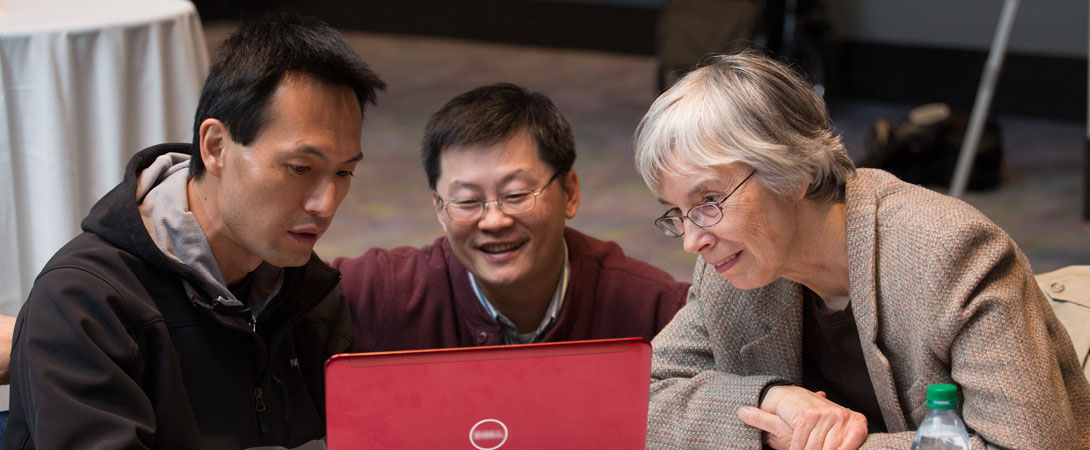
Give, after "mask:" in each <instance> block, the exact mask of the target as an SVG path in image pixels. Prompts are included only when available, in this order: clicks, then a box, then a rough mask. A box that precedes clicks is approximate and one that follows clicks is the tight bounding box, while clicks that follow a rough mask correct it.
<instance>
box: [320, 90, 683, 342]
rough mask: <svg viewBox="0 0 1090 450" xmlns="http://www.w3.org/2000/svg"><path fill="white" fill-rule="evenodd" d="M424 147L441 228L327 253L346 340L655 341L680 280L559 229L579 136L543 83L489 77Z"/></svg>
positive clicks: (571, 208) (572, 203)
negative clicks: (395, 243) (348, 323)
mask: <svg viewBox="0 0 1090 450" xmlns="http://www.w3.org/2000/svg"><path fill="white" fill-rule="evenodd" d="M421 157H422V161H423V163H424V169H425V171H426V172H427V176H428V183H429V184H430V186H431V188H432V189H433V193H432V200H433V205H434V207H435V212H436V217H437V218H438V219H439V224H440V225H442V227H443V230H444V231H445V232H446V235H445V236H443V237H440V238H439V239H436V240H435V242H433V243H432V244H431V245H427V246H424V247H422V248H415V247H400V248H395V249H389V250H387V249H371V250H369V251H368V252H366V253H365V254H363V255H362V256H359V257H356V258H351V259H346V258H338V259H336V260H335V261H333V264H332V265H333V267H335V268H337V269H339V270H340V271H341V272H342V274H343V276H344V277H343V279H342V281H341V287H342V288H343V289H344V291H345V294H346V296H347V298H348V300H349V304H350V307H351V309H352V314H353V317H352V320H353V322H354V328H355V337H354V341H355V344H354V350H355V351H361V352H364V351H388V350H407V349H423V348H444V347H467V346H476V345H499V344H518V343H530V342H550V341H569V340H584V339H604V338H618V337H643V338H647V339H650V338H652V337H653V336H654V335H655V334H656V333H657V332H658V331H659V330H660V329H662V327H663V326H665V325H666V323H667V322H669V321H670V319H671V318H672V317H673V316H674V313H675V312H677V310H678V309H680V308H681V306H682V305H683V304H684V303H685V295H686V292H687V290H688V285H687V284H685V283H681V282H678V281H676V280H674V279H673V278H672V277H671V276H670V275H668V274H667V273H666V272H664V271H662V270H660V269H656V268H654V267H652V266H650V265H648V264H646V263H644V262H641V261H637V260H635V259H632V258H629V257H627V256H625V255H624V253H623V252H622V251H621V249H620V247H618V246H617V245H616V244H614V243H611V242H603V241H599V240H597V239H594V238H591V237H589V236H587V235H584V234H582V233H580V232H578V231H576V230H573V229H571V228H567V227H565V222H566V220H567V219H571V218H573V217H575V213H576V210H577V209H578V206H579V178H578V177H577V176H576V173H575V171H574V170H573V169H572V164H573V163H574V161H575V140H574V138H573V136H572V132H571V128H570V126H569V125H568V122H567V120H565V119H564V117H563V116H562V115H561V114H560V112H559V111H558V110H557V109H556V106H555V105H553V103H552V102H551V101H550V100H549V99H548V98H547V97H545V96H544V95H542V94H539V93H531V92H528V91H527V90H525V89H523V88H521V87H519V86H515V85H511V84H495V85H489V86H484V87H480V88H477V89H474V90H471V91H469V92H466V93H464V94H462V95H459V96H458V97H455V98H454V99H453V100H451V101H450V102H448V103H447V104H446V105H444V106H443V107H442V108H441V109H440V110H439V111H438V112H436V113H435V114H434V115H433V116H432V117H431V120H430V121H429V122H428V125H427V128H426V129H425V136H424V140H423V145H422V149H421Z"/></svg>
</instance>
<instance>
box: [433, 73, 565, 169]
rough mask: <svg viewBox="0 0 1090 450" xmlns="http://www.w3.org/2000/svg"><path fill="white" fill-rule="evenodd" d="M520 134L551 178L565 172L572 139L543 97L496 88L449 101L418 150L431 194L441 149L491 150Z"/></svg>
mask: <svg viewBox="0 0 1090 450" xmlns="http://www.w3.org/2000/svg"><path fill="white" fill-rule="evenodd" d="M524 128H525V129H527V130H528V131H529V132H530V136H531V137H533V139H534V142H535V143H536V144H537V151H538V156H540V157H541V160H542V161H544V162H545V163H546V164H548V165H549V166H551V167H552V168H553V169H554V170H555V171H556V172H561V173H566V172H567V171H569V170H571V167H572V164H574V163H575V137H574V136H573V135H572V131H571V126H570V125H568V121H567V119H565V118H564V116H563V115H562V114H560V110H558V109H557V108H556V105H554V104H553V102H552V101H551V100H549V98H548V97H546V96H545V95H543V94H540V93H537V92H530V91H528V90H526V89H524V88H522V87H520V86H517V85H514V84H511V83H496V84H490V85H487V86H482V87H479V88H476V89H473V90H471V91H468V92H466V93H463V94H461V95H459V96H457V97H454V98H453V99H452V100H451V101H449V102H447V103H446V104H445V105H443V107H442V108H439V111H437V112H436V113H435V114H432V116H431V119H429V120H428V125H427V127H425V128H424V140H423V143H422V144H421V148H420V159H421V162H422V163H423V164H424V171H425V172H427V174H428V185H429V186H430V187H431V188H432V189H435V183H436V182H437V181H438V180H439V174H440V167H439V155H440V154H441V153H442V152H443V151H444V150H445V149H448V148H450V147H457V146H463V145H491V144H496V143H499V142H501V141H503V140H504V139H507V138H509V137H511V136H512V135H513V134H515V133H516V132H518V131H520V130H522V129H524ZM561 179H563V178H561Z"/></svg>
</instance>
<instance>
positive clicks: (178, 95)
mask: <svg viewBox="0 0 1090 450" xmlns="http://www.w3.org/2000/svg"><path fill="white" fill-rule="evenodd" d="M207 71H208V48H207V44H206V43H205V40H204V33H203V30H202V28H201V23H200V19H199V18H198V17H197V12H196V10H195V9H194V7H193V4H192V3H190V2H189V1H186V0H91V1H89V0H6V1H5V0H0V88H2V89H0V313H4V314H15V313H16V312H18V309H19V306H20V305H22V303H23V301H24V300H25V298H26V295H27V293H28V292H29V291H30V287H31V284H32V283H33V280H34V277H35V276H37V274H38V272H39V271H40V270H41V268H42V266H44V265H45V263H46V262H47V261H48V260H49V258H50V257H52V255H53V253H55V252H56V251H57V249H59V248H60V247H61V246H62V245H64V243H66V242H67V241H68V240H70V239H72V237H74V236H75V235H76V234H78V233H79V231H80V229H79V222H80V221H81V220H82V219H83V217H84V216H85V215H86V214H87V212H88V211H89V210H90V208H91V206H92V205H93V204H94V202H95V201H97V200H98V198H99V197H101V196H102V195H103V194H105V193H106V192H107V191H109V190H110V189H111V188H112V187H113V186H114V185H116V184H117V183H118V182H119V181H121V178H122V174H123V170H124V167H125V163H126V162H127V161H128V160H129V157H131V156H132V155H133V154H134V153H136V152H137V151H139V150H141V149H142V148H144V147H147V146H150V145H154V144H158V143H162V142H189V141H191V140H192V127H193V114H194V112H195V110H196V106H197V99H198V97H199V96H200V89H201V86H202V84H203V82H204V77H205V75H206V73H207Z"/></svg>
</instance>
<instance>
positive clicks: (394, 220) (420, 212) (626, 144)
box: [206, 23, 1090, 280]
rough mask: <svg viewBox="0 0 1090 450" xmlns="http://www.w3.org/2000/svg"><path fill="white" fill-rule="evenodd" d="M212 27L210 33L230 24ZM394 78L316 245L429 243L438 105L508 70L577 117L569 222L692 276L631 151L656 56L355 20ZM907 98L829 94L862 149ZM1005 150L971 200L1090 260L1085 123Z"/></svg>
mask: <svg viewBox="0 0 1090 450" xmlns="http://www.w3.org/2000/svg"><path fill="white" fill-rule="evenodd" d="M232 29H233V28H232V26H231V25H228V24H221V23H213V24H210V25H209V26H208V27H207V28H206V30H207V31H206V33H207V38H208V41H209V44H210V45H215V44H216V43H218V42H220V41H221V40H222V39H223V38H224V37H226V35H227V34H228V33H229V32H230V31H231V30H232ZM345 36H346V37H347V38H348V39H349V41H350V42H351V43H352V45H353V46H354V47H355V49H356V50H357V51H358V52H359V53H360V55H362V56H363V58H364V59H365V60H366V61H368V62H369V63H370V64H371V65H372V67H373V68H374V69H375V70H376V71H377V72H378V73H379V74H380V75H381V76H382V77H383V78H384V79H385V80H386V81H387V83H388V85H389V88H388V89H387V91H386V92H385V93H384V94H382V95H381V96H380V98H379V104H378V106H377V107H375V108H373V109H371V110H370V111H368V115H367V117H366V118H365V120H364V122H365V123H364V136H363V151H364V155H365V156H364V160H363V163H362V164H361V165H360V167H359V169H358V170H357V171H356V178H355V180H354V182H353V185H352V192H351V193H350V194H349V195H348V198H347V199H346V200H345V202H344V203H343V204H342V206H341V208H340V210H339V211H338V213H337V218H336V219H335V220H334V223H333V226H332V228H331V229H330V230H329V232H328V233H327V234H326V236H325V237H324V238H323V239H322V241H320V242H319V244H318V247H317V250H318V253H319V254H320V255H322V256H323V257H325V258H333V257H336V256H348V255H358V254H360V253H362V252H363V251H364V250H366V249H368V248H370V247H374V246H380V247H393V246H399V245H422V244H425V243H428V242H431V241H432V240H433V239H435V238H436V237H437V236H439V235H440V234H441V233H442V230H441V229H440V227H439V225H438V223H437V222H436V218H435V214H434V211H433V210H432V208H431V206H430V199H431V193H430V191H429V190H428V187H427V180H426V178H425V177H424V172H423V169H422V168H421V166H420V163H419V161H418V157H417V150H418V144H419V140H420V137H421V133H422V130H423V128H424V124H425V122H426V120H427V118H428V116H429V115H430V114H431V113H432V112H434V111H435V110H436V109H438V108H439V106H441V105H442V104H443V103H444V102H446V101H447V100H449V99H450V98H452V97H453V96H455V95H457V94H459V93H461V92H464V91H466V90H468V89H471V88H474V87H477V86H479V85H482V84H487V83H493V82H499V81H508V82H513V83H517V84H521V85H523V86H526V87H528V88H530V89H532V90H536V91H540V92H542V93H544V94H546V95H548V96H550V97H551V98H552V99H553V101H554V102H555V103H556V104H557V106H558V107H559V108H560V110H561V112H563V113H564V115H565V116H566V117H567V118H568V120H569V121H570V122H571V124H572V127H573V128H574V132H575V137H576V144H577V149H578V152H579V157H578V159H577V161H576V163H575V170H576V171H577V173H578V174H579V177H580V181H581V184H582V199H583V200H582V204H581V205H580V210H579V213H578V215H577V216H576V218H575V219H574V220H572V221H571V222H570V224H571V225H572V226H573V227H575V228H578V229H580V230H582V231H584V232H586V233H588V234H590V235H592V236H596V237H599V238H602V239H607V240H614V241H617V242H618V243H619V244H620V245H621V246H622V247H623V248H624V249H625V252H626V253H628V254H629V255H631V256H634V257H636V258H639V259H643V260H645V261H648V262H650V263H652V264H655V265H657V266H659V267H662V268H664V269H666V270H667V271H669V272H670V273H672V274H674V276H675V277H677V278H679V279H684V280H688V279H689V278H690V275H691V270H692V265H693V260H694V257H693V256H692V255H689V254H686V253H684V252H683V251H682V250H681V245H680V242H679V241H675V240H672V239H669V238H666V237H665V236H663V235H662V234H661V233H659V232H658V231H657V230H656V229H655V228H654V227H653V226H652V225H651V220H653V219H654V218H655V217H657V216H658V215H659V214H661V212H662V211H661V207H660V206H659V205H658V203H657V202H656V201H655V200H654V199H653V198H652V197H651V196H650V194H649V193H648V191H647V188H646V187H645V186H644V184H643V182H642V181H641V180H640V178H639V177H638V175H637V174H636V171H635V168H634V167H633V164H632V150H631V133H632V131H633V130H634V129H635V126H636V124H637V123H638V122H639V119H640V117H642V115H643V113H644V112H645V111H646V110H647V107H648V106H650V104H651V102H652V101H653V100H654V95H655V88H654V73H655V63H654V61H653V60H652V59H651V58H648V57H643V56H633V55H620V54H610V53H601V52H592V51H583V50H563V49H552V48H538V47H522V46H511V45H500V44H492V43H482V42H474V41H462V40H454V39H440V38H429V37H411V36H395V35H385V34H373V33H361V32H346V33H345ZM907 110H908V108H907V107H905V106H898V105H887V104H875V103H861V102H852V103H833V104H831V105H830V111H831V112H832V115H833V120H834V121H835V122H836V125H837V127H838V128H839V129H840V130H841V132H842V133H843V135H844V142H845V144H846V146H847V147H848V151H849V153H850V154H851V155H852V157H853V158H858V157H860V156H861V155H862V147H863V136H864V133H865V130H866V129H867V127H869V126H870V124H871V123H872V122H873V121H874V120H875V119H877V118H879V117H886V118H889V119H893V120H895V121H903V120H905V116H906V115H907ZM999 119H1000V124H1001V126H1002V132H1003V136H1002V139H1003V145H1004V147H1005V150H1006V154H1005V157H1006V163H1005V166H1004V179H1003V184H1002V186H1001V188H1000V189H998V190H995V191H990V192H985V193H969V194H967V195H966V199H965V200H966V201H968V202H969V203H970V204H972V205H973V206H976V207H977V208H978V209H980V210H981V211H983V212H984V213H985V214H986V215H987V216H988V217H990V218H991V219H992V220H994V221H995V222H996V223H997V224H999V225H1000V226H1001V227H1002V228H1003V229H1005V230H1007V232H1008V233H1010V235H1011V236H1012V237H1013V238H1014V240H1015V241H1016V242H1017V243H1018V244H1019V246H1021V247H1022V249H1023V250H1024V251H1025V252H1026V254H1027V256H1028V257H1029V259H1030V261H1031V263H1032V264H1033V268H1034V271H1035V272H1046V271H1050V270H1053V269H1056V268H1059V267H1062V266H1065V265H1070V264H1090V224H1087V223H1085V222H1082V221H1081V220H1080V218H1079V205H1080V203H1079V202H1080V201H1081V198H1080V195H1081V194H1080V192H1081V191H1080V189H1081V184H1080V183H1081V179H1080V176H1081V175H1080V174H1081V170H1082V164H1083V161H1082V153H1083V148H1082V146H1083V139H1084V136H1085V129H1084V126H1083V125H1082V124H1079V123H1056V122H1049V121H1041V120H1030V119H1024V118H1017V117H1000V118H999Z"/></svg>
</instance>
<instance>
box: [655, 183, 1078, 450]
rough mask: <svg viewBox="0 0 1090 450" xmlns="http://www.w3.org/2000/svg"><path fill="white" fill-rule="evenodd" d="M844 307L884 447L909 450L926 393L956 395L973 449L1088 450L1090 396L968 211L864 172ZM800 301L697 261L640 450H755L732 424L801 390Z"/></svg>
mask: <svg viewBox="0 0 1090 450" xmlns="http://www.w3.org/2000/svg"><path fill="white" fill-rule="evenodd" d="M846 194H847V197H846V210H847V213H846V215H847V245H848V258H849V272H850V273H849V277H850V283H851V292H850V297H851V304H852V311H853V314H854V316H855V321H856V326H857V327H858V329H859V339H860V344H861V346H862V348H863V356H864V359H865V361H866V366H867V370H868V372H869V373H870V379H871V383H872V384H873V385H874V392H875V395H876V396H877V398H878V403H879V405H880V407H881V411H882V419H883V420H884V421H885V425H886V429H887V430H889V432H888V433H882V434H872V435H870V436H868V438H867V441H866V443H865V444H864V445H863V447H865V448H901V449H906V448H909V445H910V443H911V440H912V437H913V431H912V430H914V429H916V428H917V427H918V426H919V424H920V422H921V421H923V418H924V415H925V414H926V413H927V408H926V407H925V406H924V402H925V400H926V390H927V386H928V385H929V384H932V383H954V384H957V385H958V386H959V388H960V390H961V394H962V398H961V406H962V409H961V413H962V417H963V418H964V419H965V423H966V425H967V426H968V427H969V428H970V433H972V436H971V439H972V445H973V448H992V447H1010V448H1027V449H1028V448H1049V449H1066V448H1090V384H1088V383H1087V380H1086V379H1085V378H1083V376H1082V368H1081V367H1080V366H1079V363H1078V359H1077V358H1076V355H1075V352H1074V349H1073V348H1072V345H1071V340H1070V338H1069V337H1068V335H1067V332H1066V331H1065V330H1064V328H1063V326H1062V325H1061V324H1060V322H1059V321H1058V320H1057V319H1056V316H1055V314H1054V313H1053V311H1052V308H1051V307H1050V306H1049V304H1048V302H1047V301H1046V300H1045V298H1044V296H1043V295H1042V293H1041V291H1040V289H1038V287H1037V285H1036V283H1035V281H1034V277H1033V273H1032V272H1031V270H1030V266H1029V263H1028V261H1027V260H1026V258H1025V256H1024V255H1023V254H1022V252H1021V251H1020V250H1019V249H1018V247H1017V246H1016V245H1015V244H1014V242H1013V241H1012V240H1011V239H1010V237H1009V236H1007V234H1006V233H1004V232H1003V231H1002V230H1000V229H999V228H998V227H997V226H996V225H995V224H993V223H992V222H991V221H989V220H988V219H987V218H986V217H984V215H983V214H981V213H980V212H979V211H977V210H976V209H974V208H973V207H971V206H969V205H967V204H965V203H964V202H961V201H959V200H957V199H954V198H951V197H947V196H944V195H941V194H938V193H935V192H933V191H930V190H927V189H924V188H922V187H919V186H915V185H911V184H908V183H905V182H903V181H900V180H899V179H897V178H896V177H895V176H893V175H891V174H889V173H886V172H883V171H880V170H872V169H860V170H858V171H857V173H856V175H855V176H853V177H852V178H851V179H850V180H849V181H848V183H847V186H846ZM801 336H802V286H801V285H799V284H797V283H794V282H792V281H788V280H786V279H779V280H777V281H775V282H773V283H771V284H770V285H768V286H764V287H762V288H758V289H752V290H739V289H735V288H734V287H732V286H731V285H730V283H729V282H727V281H726V279H724V278H722V277H721V276H719V274H718V273H716V272H715V270H714V269H713V268H712V267H710V266H708V265H707V264H706V263H705V262H704V261H703V260H702V259H698V261H697V263H696V267H695V270H694V272H693V286H692V288H691V289H690V292H689V300H688V304H687V305H686V306H685V307H684V308H682V310H681V311H680V312H678V314H677V316H676V317H675V318H674V320H673V321H672V322H671V323H670V324H669V325H667V327H666V328H665V329H663V331H662V332H661V333H660V334H659V335H658V336H657V337H656V338H655V340H654V341H653V343H652V345H653V347H654V352H653V359H652V373H651V377H652V384H651V402H650V412H649V417H648V440H647V446H648V448H686V449H688V448H760V447H761V441H760V439H761V434H760V432H759V430H757V429H755V428H752V427H749V426H747V425H745V424H744V423H742V422H741V421H740V420H739V419H738V417H737V413H736V411H737V409H738V408H739V407H741V406H744V405H750V406H756V405H757V402H758V396H759V395H760V392H761V389H762V388H764V387H765V386H766V385H768V384H769V383H771V382H776V381H788V382H793V383H797V384H801V382H802V355H801V352H802V350H801V349H802V346H801V339H802V338H801Z"/></svg>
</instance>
